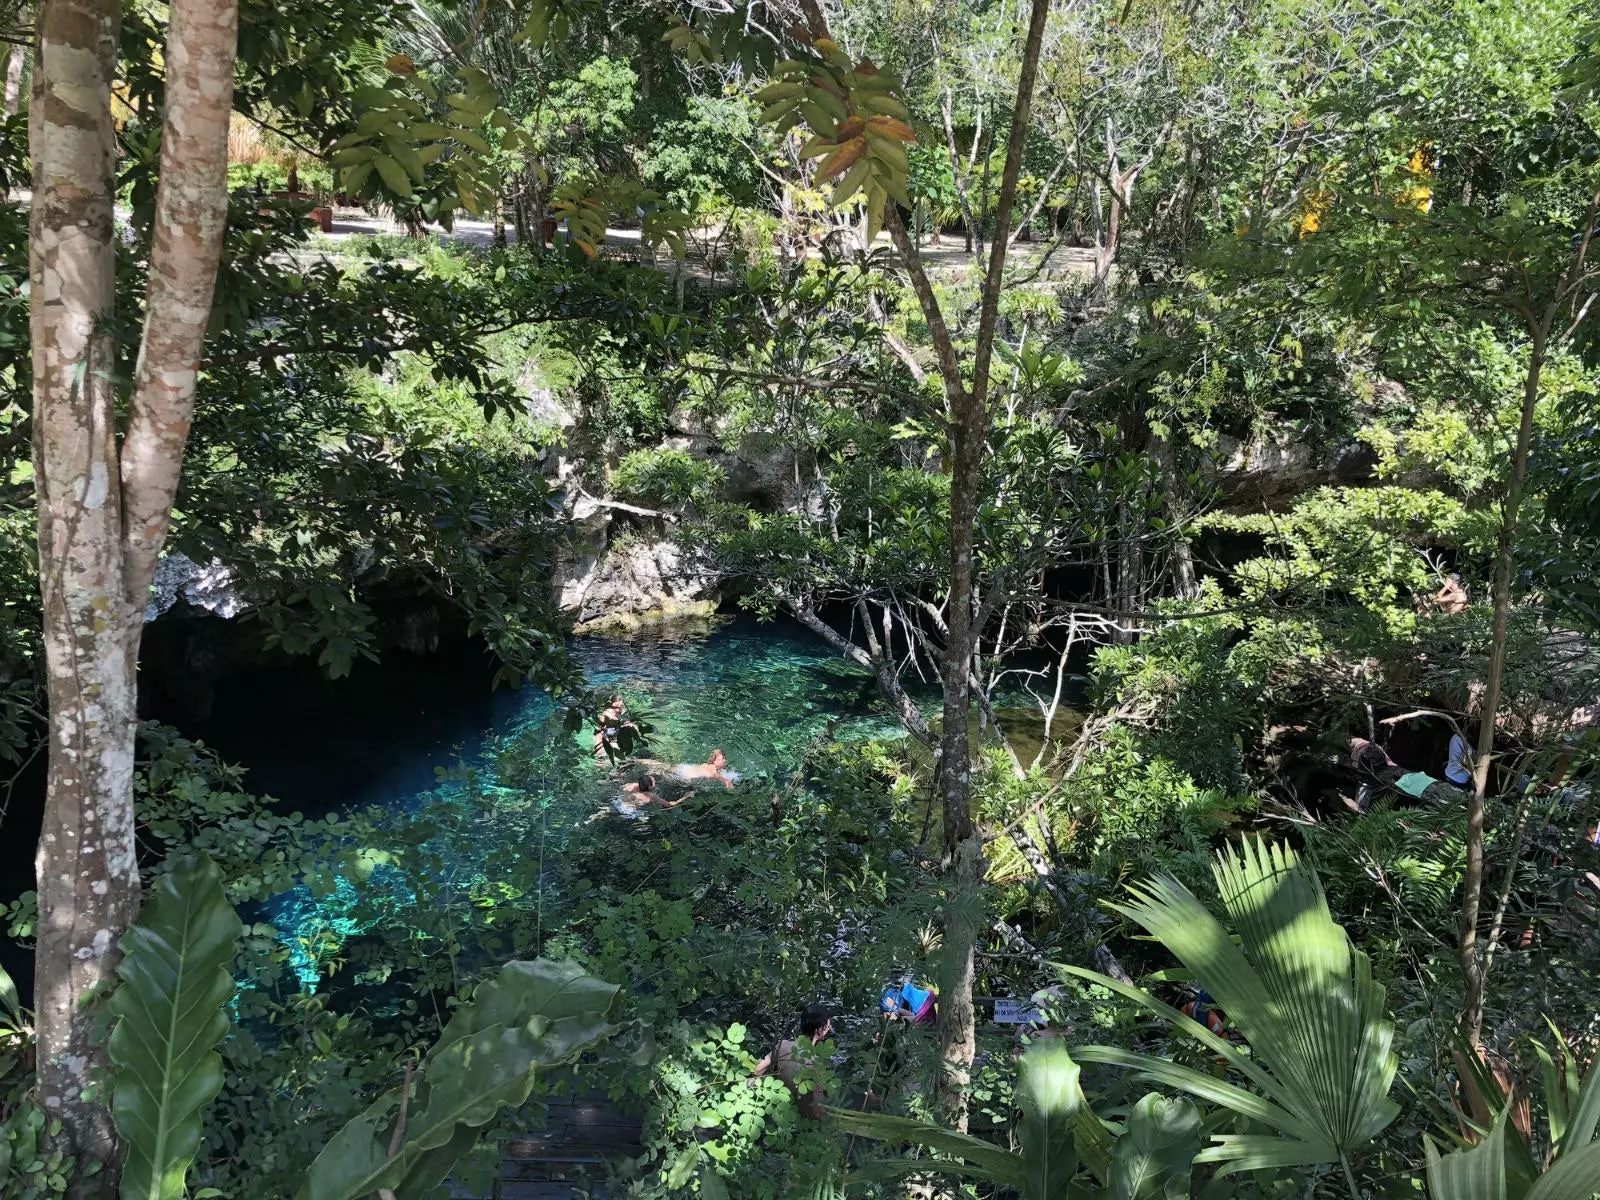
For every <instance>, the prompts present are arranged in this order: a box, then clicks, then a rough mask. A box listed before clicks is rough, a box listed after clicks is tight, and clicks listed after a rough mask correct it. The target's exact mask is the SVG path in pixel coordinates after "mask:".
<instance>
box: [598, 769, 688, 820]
mask: <svg viewBox="0 0 1600 1200" xmlns="http://www.w3.org/2000/svg"><path fill="white" fill-rule="evenodd" d="M682 803H683V801H682V800H663V799H662V798H661V797H660V796H658V795H656V777H655V776H654V775H651V774H649V773H648V772H646V773H645V774H643V775H641V776H639V778H638V779H636V780H635V781H634V782H632V783H625V784H623V785H622V794H621V795H620V796H617V797H615V798H614V799H613V800H612V801H611V807H612V808H613V809H614V810H615V811H616V813H617V815H618V816H619V817H626V818H627V819H628V820H630V821H631V820H634V819H635V818H637V817H641V816H643V815H644V810H645V809H647V808H649V807H650V806H651V805H652V804H658V805H660V806H661V807H662V808H676V807H677V806H678V805H680V804H682Z"/></svg>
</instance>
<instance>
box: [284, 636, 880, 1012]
mask: <svg viewBox="0 0 1600 1200" xmlns="http://www.w3.org/2000/svg"><path fill="white" fill-rule="evenodd" d="M572 649H573V654H574V656H575V657H576V659H577V660H578V662H579V663H580V664H581V665H582V667H583V669H584V671H585V674H586V675H587V677H588V679H589V681H590V682H591V684H592V685H595V686H602V687H606V686H608V687H613V688H615V689H616V690H617V691H619V692H620V693H621V694H622V695H623V696H624V697H625V698H626V699H627V701H628V704H629V707H630V709H631V710H632V711H633V712H634V713H635V714H636V715H637V716H638V717H639V718H641V719H642V720H644V721H646V722H648V724H649V725H650V726H651V727H652V729H651V733H650V734H649V745H648V748H647V750H646V751H645V753H648V755H649V756H650V757H651V758H653V759H658V760H661V761H664V762H668V763H676V762H702V761H704V760H705V759H706V758H707V757H708V756H709V755H710V753H711V751H712V750H714V749H721V750H722V751H724V752H725V753H726V754H727V756H728V764H729V766H730V767H731V768H732V769H733V770H735V771H737V772H738V773H739V776H740V778H741V780H742V781H743V782H744V784H745V785H746V786H752V787H768V786H771V784H772V783H773V782H774V781H781V782H787V780H788V779H789V777H790V776H791V775H792V773H793V772H794V771H795V769H796V768H797V767H798V765H799V763H800V760H801V759H802V757H803V756H804V754H805V751H806V749H807V747H808V746H810V745H811V744H812V742H813V741H814V740H815V739H816V738H817V736H818V735H819V734H820V733H821V732H822V730H823V728H824V727H825V725H826V724H827V723H828V722H829V721H830V720H831V721H833V722H834V723H835V729H834V736H835V737H837V738H839V739H842V740H857V739H867V738H883V737H898V736H901V734H902V730H901V727H900V725H899V723H898V722H897V721H895V720H894V719H892V718H891V717H889V716H888V715H887V713H886V710H884V708H883V706H882V705H881V704H880V703H879V702H878V701H877V698H876V693H875V691H874V690H873V688H872V686H871V680H870V677H869V676H868V675H867V673H866V672H865V671H863V670H862V669H860V668H859V667H856V666H854V665H852V664H850V663H847V662H845V661H844V660H842V659H840V658H839V657H838V656H837V655H836V654H835V653H834V652H833V651H832V650H831V649H830V648H829V647H827V646H826V645H825V644H824V643H822V642H821V641H820V640H819V639H817V638H815V637H813V636H812V635H810V634H809V633H807V632H806V631H804V630H801V629H799V628H797V627H795V626H793V625H788V624H780V623H776V622H769V623H757V622H756V621H755V620H753V619H751V618H748V617H739V618H735V619H731V620H724V621H722V622H720V623H717V624H715V625H711V626H697V627H694V628H691V629H685V628H683V627H681V626H678V627H670V626H669V627H664V628H662V629H660V630H657V631H652V632H647V633H641V634H637V635H633V636H630V637H627V638H601V637H589V638H580V639H576V640H575V641H574V643H573V647H572ZM489 717H490V724H489V725H488V726H487V727H486V728H484V729H481V730H476V731H471V732H470V733H469V734H468V735H467V736H461V737H458V738H457V749H456V751H455V753H453V754H445V753H442V752H441V751H440V749H439V747H438V746H437V745H428V744H420V745H417V746H416V747H414V748H412V747H406V746H397V747H394V748H393V753H392V754H391V756H390V760H389V762H388V764H387V766H386V769H385V771H384V773H383V775H382V777H381V778H379V779H378V780H377V781H376V782H375V783H374V784H373V785H372V786H371V787H369V788H368V789H366V790H365V791H364V792H363V794H361V795H359V796H355V797H352V798H351V799H350V801H349V803H348V804H347V805H346V806H345V807H346V808H347V809H350V810H355V809H363V810H368V811H369V813H371V814H372V818H373V819H374V820H376V821H377V822H379V824H380V826H388V827H389V828H391V829H392V830H394V831H396V832H400V831H403V830H404V829H405V828H406V826H407V824H408V822H409V821H412V820H414V819H417V818H419V816H420V815H421V814H424V813H429V814H432V815H433V816H432V817H430V818H429V819H430V820H432V819H433V818H434V817H436V816H437V814H438V813H439V811H440V807H439V806H441V805H442V806H447V807H448V809H449V810H450V813H449V815H450V816H452V817H453V818H455V819H453V820H451V821H449V822H448V826H449V831H448V834H447V835H441V836H440V837H439V838H436V839H435V840H434V844H428V845H426V846H425V847H424V848H425V849H426V850H427V851H428V852H429V853H430V854H432V855H433V856H435V858H436V860H437V861H438V863H439V864H440V866H439V870H440V871H441V872H442V873H443V874H445V875H447V876H448V877H449V880H450V882H451V885H452V886H453V887H454V888H456V889H458V890H460V891H462V892H463V893H470V892H472V891H473V890H474V889H479V890H481V888H482V886H483V885H484V884H485V882H486V881H487V880H489V879H490V878H491V877H492V875H493V873H494V866H493V863H494V861H495V859H496V856H497V855H498V856H502V857H503V855H504V853H505V851H506V846H507V843H508V841H509V840H513V839H514V840H515V841H516V842H517V843H518V844H519V845H522V846H525V847H526V848H527V853H528V854H530V855H532V854H537V855H538V856H539V858H540V860H541V861H544V860H546V859H547V858H548V857H549V856H550V855H553V854H557V853H559V852H560V848H561V845H562V842H563V840H564V838H565V837H566V836H568V835H570V833H571V831H572V830H574V829H576V828H580V827H581V826H582V825H584V823H586V822H588V821H590V820H591V819H595V818H596V816H597V815H601V814H605V813H607V812H608V809H609V804H610V800H611V798H612V797H613V796H615V795H616V794H617V791H618V787H619V778H618V777H619V775H621V776H622V777H623V778H626V777H628V776H630V775H631V774H633V773H636V772H627V771H622V772H619V771H618V770H617V769H615V768H613V767H612V765H611V764H610V763H607V762H603V761H602V762H598V763H597V762H596V761H595V760H594V758H593V755H592V753H591V751H590V747H591V745H592V743H591V738H592V732H591V731H590V729H588V728H585V729H584V730H582V731H580V732H578V733H570V732H568V731H567V730H566V729H565V727H564V725H563V724H562V722H561V720H560V714H559V713H558V712H557V711H556V710H555V708H554V706H553V705H552V703H551V701H550V698H549V696H548V695H546V694H545V693H543V692H541V691H539V690H537V689H532V688H528V689H524V690H523V691H521V692H517V693H509V694H506V695H503V696H501V697H499V698H497V700H496V703H495V704H494V705H493V706H492V708H491V710H490V714H489ZM418 740H419V741H421V740H422V739H418ZM429 772H431V775H432V779H433V785H432V786H425V785H422V784H421V780H422V779H425V778H427V776H428V773H429ZM601 819H611V820H615V819H616V818H614V817H604V816H602V818H601ZM374 870H375V873H376V874H377V875H378V877H379V878H381V879H382V880H383V881H384V883H385V885H386V886H385V890H386V892H387V893H388V895H389V898H390V902H391V903H393V904H394V905H395V906H396V907H400V908H403V907H405V905H406V903H407V901H408V898H409V896H410V893H409V892H407V891H404V890H402V889H404V887H405V885H403V884H402V882H401V880H400V878H399V876H398V873H396V872H394V871H392V870H390V869H389V868H387V867H386V866H385V865H384V864H383V863H382V862H381V861H378V862H376V863H375V866H374ZM362 903H363V901H362V897H361V896H360V895H359V889H357V888H356V887H355V886H354V885H352V884H351V883H350V882H349V881H348V880H346V879H342V878H341V879H340V880H339V881H338V883H337V885H336V886H335V887H334V888H333V890H332V892H331V893H330V894H326V895H321V896H315V895H313V894H312V892H311V891H310V890H309V889H308V888H297V889H295V890H294V891H292V892H289V893H287V894H285V895H282V896H279V897H277V898H275V899H274V900H273V901H272V902H271V903H270V904H269V905H268V906H267V911H266V913H265V914H264V915H265V916H266V918H267V919H268V920H269V921H271V922H272V924H273V925H274V926H275V927H276V928H277V930H278V934H279V937H280V939H281V940H282V941H283V943H284V944H285V945H286V946H287V947H288V948H289V951H290V956H291V959H292V961H293V965H294V968H295V970H296V972H297V973H298V974H299V976H300V978H301V980H302V981H303V982H304V983H305V984H306V986H308V987H313V988H314V987H316V986H317V983H318V979H319V971H318V967H317V962H316V958H317V953H318V951H317V949H316V948H317V947H323V948H327V947H330V946H335V945H338V944H341V943H343V942H344V941H345V940H346V939H348V938H350V937H352V936H355V935H357V934H359V933H360V932H361V931H362V929H363V928H364V926H365V924H366V920H365V919H364V918H363V917H362V915H361V909H362Z"/></svg>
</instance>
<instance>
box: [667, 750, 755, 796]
mask: <svg viewBox="0 0 1600 1200" xmlns="http://www.w3.org/2000/svg"><path fill="white" fill-rule="evenodd" d="M672 770H673V773H674V774H675V775H677V777H678V778H679V779H691V780H692V779H716V780H719V781H721V783H722V786H723V787H725V788H731V787H732V786H733V785H734V783H735V782H736V781H737V780H738V778H739V773H738V772H737V771H730V770H729V769H728V756H727V755H726V754H724V753H723V752H722V751H721V750H713V751H712V752H711V757H710V758H708V759H707V760H706V761H705V762H703V763H679V764H678V765H677V766H676V767H674V768H673V769H672Z"/></svg>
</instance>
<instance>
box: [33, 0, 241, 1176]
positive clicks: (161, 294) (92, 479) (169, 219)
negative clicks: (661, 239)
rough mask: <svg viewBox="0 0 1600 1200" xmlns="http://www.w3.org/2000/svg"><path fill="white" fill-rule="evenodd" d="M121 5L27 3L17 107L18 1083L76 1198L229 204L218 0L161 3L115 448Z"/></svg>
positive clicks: (131, 861) (87, 1161)
mask: <svg viewBox="0 0 1600 1200" xmlns="http://www.w3.org/2000/svg"><path fill="white" fill-rule="evenodd" d="M120 20H121V9H120V4H119V3H118V0H44V3H42V4H41V5H40V8H39V21H38V29H37V40H36V43H35V52H34V53H35V57H34V74H33V96H32V100H31V104H30V108H29V126H30V128H29V137H30V147H31V153H32V155H33V187H34V192H33V206H32V212H31V215H30V230H29V257H30V262H29V271H30V279H31V281H32V290H31V297H32V307H31V314H30V315H31V323H32V328H31V334H32V344H33V385H34V429H33V436H34V444H33V462H34V479H35V492H36V497H37V506H38V521H39V577H40V588H41V593H42V600H43V610H44V644H45V658H46V667H47V674H48V695H49V703H50V730H49V753H50V758H49V775H48V782H47V785H46V798H45V813H44V822H43V830H42V833H41V835H40V839H39V850H38V856H37V858H36V860H35V865H36V869H37V873H38V892H39V935H38V949H37V954H36V997H37V1009H38V1014H37V1024H38V1034H39V1050H38V1084H37V1092H38V1096H39V1100H40V1103H41V1104H42V1105H43V1106H44V1107H45V1109H46V1110H47V1111H48V1112H50V1113H51V1115H52V1116H54V1117H55V1118H57V1119H58V1120H59V1121H60V1122H61V1134H60V1140H61V1142H62V1143H64V1148H65V1149H66V1150H67V1151H68V1152H69V1153H71V1154H73V1155H74V1156H75V1157H76V1159H77V1165H78V1171H79V1174H78V1176H77V1177H76V1178H75V1179H74V1180H73V1181H72V1182H71V1188H70V1194H71V1195H73V1196H77V1197H88V1196H101V1195H109V1194H111V1193H112V1192H113V1191H114V1190H115V1187H116V1174H117V1171H116V1167H117V1157H118V1147H117V1139H116V1132H115V1128H114V1126H113V1125H112V1122H111V1118H110V1113H109V1112H108V1110H107V1108H106V1106H105V1097H106V1089H105V1087H104V1083H103V1080H102V1078H101V1076H102V1072H103V1070H104V1065H105V1059H104V1054H103V1050H104V1037H103V1036H100V1035H97V1034H96V1031H95V1026H96V1017H97V1013H96V1007H97V1006H96V1005H95V1003H94V1001H95V1000H96V999H97V997H98V996H99V995H100V994H101V993H102V992H103V991H104V989H105V988H106V986H107V985H108V984H109V982H110V981H111V979H112V976H113V972H114V969H115V966H116V962H117V958H118V949H117V943H118V939H119V938H120V937H121V935H122V933H123V931H124V930H125V929H126V928H127V926H128V924H129V923H130V922H131V921H132V920H133V918H134V916H135V915H136V913H137V911H138V907H139V872H138V863H137V861H136V858H135V846H134V818H133V760H134V727H135V720H136V712H135V674H134V667H135V663H136V661H137V658H138V652H139V637H140V633H141V631H142V629H143V619H144V608H145V603H146V597H147V595H148V592H149V589H150V581H151V578H152V577H153V575H154V573H155V565H156V560H157V558H158V557H159V555H160V551H161V545H162V542H163V541H164V539H165V536H166V530H167V524H168V521H169V519H170V515H171V510H172V501H173V497H174V495H175V494H176V491H177V483H178V469H179V466H180V464H181V460H182V454H183V444H184V441H185V439H186V438H187V436H188V426H189V417H190V414H191V412H192V409H193V401H194V388H195V377H196V373H197V369H198V364H199V357H200V347H201V342H202V340H203V338H204V335H205V328H206V324H207V321H208V319H209V317H210V310H211V291H212V287H213V285H214V282H215V278H216V266H217V259H218V254H219V252H220V249H221V244H222V231H223V227H224V223H225V221H226V215H227V130H228V115H229V112H230V110H231V107H232V99H233V59H234V44H235V40H236V27H237V8H236V6H235V5H234V4H232V3H219V2H218V0H173V3H172V4H171V6H170V28H169V32H168V41H167V48H166V63H167V93H166V94H167V107H166V121H165V125H164V129H163V134H162V137H163V142H162V151H161V175H160V185H159V191H158V193H157V197H156V216H155V225H154V230H153V243H152V247H151V256H150V282H149V297H148V304H147V318H146V324H145V329H144V336H143V340H142V342H141V345H140V354H139V365H138V369H137V372H136V377H135V383H134V391H133V398H132V401H131V404H130V416H129V426H128V432H127V436H126V438H125V439H124V443H123V446H122V448H121V453H120V457H119V452H118V445H117V430H116V403H115V400H116V398H115V394H114V390H113V364H112V361H111V359H112V346H111V341H110V338H109V336H108V334H107V333H106V332H105V329H106V321H107V319H108V318H109V317H110V316H111V315H112V309H113V304H114V288H113V284H114V273H115V268H116V248H115V241H114V234H113V226H112V196H113V188H114V152H115V151H114V146H115V135H114V131H113V127H112V121H111V80H112V74H113V71H114V68H115V63H116V48H117V39H118V34H119V27H120ZM89 1170H94V1171H96V1172H97V1174H95V1175H92V1176H91V1175H88V1174H86V1173H85V1172H86V1171H89Z"/></svg>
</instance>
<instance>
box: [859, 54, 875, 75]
mask: <svg viewBox="0 0 1600 1200" xmlns="http://www.w3.org/2000/svg"><path fill="white" fill-rule="evenodd" d="M877 73H878V64H877V63H875V62H873V61H872V60H871V59H870V58H863V59H862V60H861V61H860V62H858V63H857V64H856V74H857V75H876V74H877Z"/></svg>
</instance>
